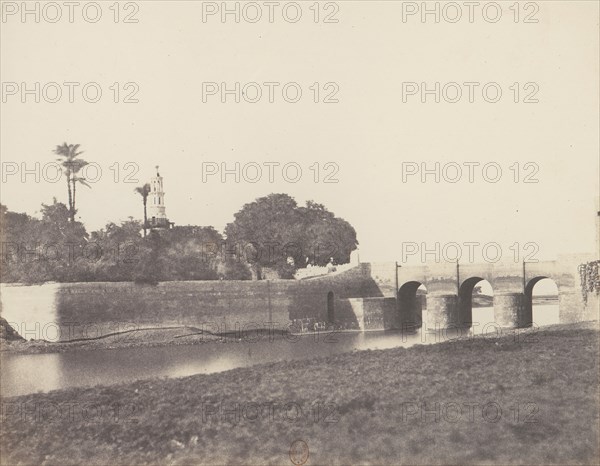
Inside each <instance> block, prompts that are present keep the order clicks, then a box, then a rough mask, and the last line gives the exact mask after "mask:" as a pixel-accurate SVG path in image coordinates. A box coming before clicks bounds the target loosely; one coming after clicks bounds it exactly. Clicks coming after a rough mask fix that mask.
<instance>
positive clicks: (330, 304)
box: [327, 291, 335, 324]
mask: <svg viewBox="0 0 600 466" xmlns="http://www.w3.org/2000/svg"><path fill="white" fill-rule="evenodd" d="M333 300H334V297H333V291H330V292H329V293H327V322H329V323H330V324H333V323H334V322H335V309H334V301H333Z"/></svg>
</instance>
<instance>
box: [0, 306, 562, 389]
mask: <svg viewBox="0 0 600 466" xmlns="http://www.w3.org/2000/svg"><path fill="white" fill-rule="evenodd" d="M538 311H539V312H538V313H537V316H538V318H542V320H541V321H539V320H538V321H536V325H538V326H542V325H547V324H549V323H554V319H555V318H556V319H558V306H556V305H547V306H545V308H544V309H541V308H538ZM423 316H424V318H425V319H426V318H427V314H426V312H424V313H423ZM473 317H474V320H475V322H476V323H479V325H477V326H474V327H473V329H472V333H473V334H474V335H481V334H482V331H483V329H485V328H486V324H490V323H491V326H490V325H487V327H488V328H487V330H486V332H487V333H488V334H489V335H495V334H496V330H495V328H494V327H493V322H494V319H493V309H492V308H478V309H476V310H475V311H474V314H473ZM451 338H453V335H451V334H446V333H442V334H436V333H435V332H434V333H432V332H431V331H429V332H420V331H417V332H415V333H413V334H407V333H402V332H391V331H390V332H382V331H374V332H364V333H355V332H346V333H335V334H333V335H331V334H320V335H303V336H296V335H290V336H288V337H286V338H278V339H268V338H262V339H260V341H254V342H252V341H248V340H246V341H235V340H227V341H226V342H224V343H207V344H200V345H189V346H165V347H155V348H122V349H113V350H94V351H78V352H76V351H73V352H66V353H55V354H33V355H19V354H5V353H2V354H0V363H1V368H2V377H1V379H0V389H1V392H2V395H3V396H14V395H23V394H27V393H32V392H37V391H49V390H55V389H60V388H68V387H77V386H93V385H97V384H103V385H110V384H116V383H122V382H131V381H134V380H139V379H146V378H152V377H184V376H188V375H193V374H209V373H214V372H221V371H225V370H229V369H234V368H236V367H247V366H252V365H255V364H263V363H270V362H277V361H285V360H292V359H308V358H313V357H319V356H330V355H334V354H339V353H345V352H349V351H353V350H366V349H387V348H395V347H399V346H403V347H410V346H413V345H415V344H431V343H437V342H440V341H445V340H448V339H451Z"/></svg>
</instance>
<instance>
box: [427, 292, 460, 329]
mask: <svg viewBox="0 0 600 466" xmlns="http://www.w3.org/2000/svg"><path fill="white" fill-rule="evenodd" d="M458 309H459V308H458V295H456V294H439V295H436V294H433V295H431V296H427V322H426V324H427V327H428V328H448V327H458V326H459V324H460V322H459V312H458Z"/></svg>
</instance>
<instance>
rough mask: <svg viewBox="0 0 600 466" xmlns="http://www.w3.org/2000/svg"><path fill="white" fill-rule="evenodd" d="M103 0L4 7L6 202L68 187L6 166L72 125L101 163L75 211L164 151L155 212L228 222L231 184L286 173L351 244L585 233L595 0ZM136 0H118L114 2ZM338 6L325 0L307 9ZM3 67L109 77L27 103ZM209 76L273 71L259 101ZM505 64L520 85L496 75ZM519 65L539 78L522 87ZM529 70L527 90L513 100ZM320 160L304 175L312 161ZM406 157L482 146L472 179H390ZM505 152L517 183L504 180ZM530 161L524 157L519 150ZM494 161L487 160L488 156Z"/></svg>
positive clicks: (32, 202) (112, 198) (30, 159)
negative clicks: (162, 196) (251, 1)
mask: <svg viewBox="0 0 600 466" xmlns="http://www.w3.org/2000/svg"><path fill="white" fill-rule="evenodd" d="M3 3H7V2H3ZM20 3H21V2H17V4H20ZM59 3H61V2H59ZM83 3H85V2H82V4H83ZM101 3H102V6H103V10H102V13H103V16H102V18H101V20H100V21H98V22H97V23H95V24H92V23H88V22H86V21H85V20H84V19H83V18H82V16H81V13H80V12H76V13H75V17H74V22H73V23H72V24H71V23H69V22H68V19H66V18H65V17H64V16H68V11H67V10H66V7H65V10H64V11H63V18H62V19H61V20H60V21H59V22H57V23H54V24H53V23H49V22H47V21H45V20H44V19H43V18H42V20H41V21H40V22H39V23H35V22H34V21H33V19H31V18H29V20H28V21H27V22H25V23H23V22H21V20H20V16H19V15H18V14H17V15H12V16H7V17H6V18H5V22H2V23H1V25H0V27H1V28H2V32H1V37H0V39H1V54H2V64H1V73H0V74H1V80H2V82H3V85H4V87H3V89H4V92H3V98H4V99H5V100H6V102H5V103H3V104H2V111H1V120H2V121H1V126H0V128H1V136H2V137H1V143H0V149H1V158H2V162H3V164H4V165H3V176H5V177H6V182H5V183H4V182H3V184H2V192H1V194H2V203H3V204H6V205H7V206H8V207H9V209H10V210H13V211H19V212H21V211H25V212H27V213H29V214H34V213H35V212H36V211H39V207H40V203H41V202H46V203H48V202H51V199H52V197H53V196H56V197H57V198H58V199H59V200H60V201H62V202H65V203H66V187H65V186H64V184H65V183H64V181H63V180H60V181H59V182H58V183H50V182H47V181H44V180H40V182H39V183H36V182H35V180H34V177H33V175H30V176H28V177H27V179H26V181H25V182H24V183H23V182H22V181H21V179H20V176H19V174H16V175H7V172H6V169H7V167H8V165H6V164H7V163H16V164H17V166H19V167H20V166H21V164H22V163H25V164H27V167H28V168H30V169H32V168H34V164H35V163H36V162H39V163H40V164H41V166H43V164H45V163H48V162H52V161H54V159H55V156H54V154H52V149H53V148H54V147H55V146H56V145H57V144H62V143H63V142H65V141H66V142H67V143H79V144H81V145H82V149H83V150H85V159H86V160H88V161H90V162H96V163H97V164H98V165H99V166H100V167H101V168H102V170H103V174H102V177H101V179H100V180H99V181H98V182H96V183H94V184H93V188H92V189H91V190H88V189H87V188H84V187H81V188H80V189H79V190H78V200H77V206H78V209H79V219H80V220H81V221H83V222H84V223H85V224H86V226H87V228H88V231H92V230H94V229H97V228H101V227H103V226H104V225H105V224H106V223H107V222H109V221H118V220H124V219H126V218H127V217H128V216H134V217H136V218H141V216H142V205H141V200H140V198H139V196H137V195H135V194H133V189H134V187H135V186H137V185H139V184H142V183H143V182H146V181H149V178H150V176H152V174H153V171H154V166H155V165H160V172H161V174H162V175H163V176H164V186H165V191H166V209H167V215H168V217H169V218H170V220H171V221H173V222H175V223H176V224H177V225H186V224H194V225H213V226H215V227H216V228H217V229H218V230H222V229H223V228H224V226H225V225H226V224H227V223H228V222H230V221H232V220H233V214H234V213H235V212H237V211H238V210H239V209H240V208H241V207H242V205H243V204H245V203H247V202H251V201H253V200H254V199H255V198H257V197H260V196H265V195H267V194H269V193H272V192H286V193H288V194H290V195H291V196H293V197H294V198H295V199H296V200H297V201H298V203H299V204H304V202H305V201H306V200H308V199H313V200H315V201H317V202H320V203H323V204H324V205H325V206H326V207H327V208H328V209H329V210H331V211H333V212H334V213H335V214H336V215H338V216H340V217H343V218H345V219H346V220H347V221H349V222H350V223H351V224H352V225H353V226H354V227H355V228H356V231H357V233H358V239H359V242H360V258H361V261H394V260H398V261H401V259H402V243H403V242H404V243H409V242H415V243H418V244H420V243H422V242H425V243H426V244H427V247H429V248H433V247H434V246H433V245H434V244H435V243H436V242H439V243H440V244H441V245H443V244H445V243H448V242H457V243H459V244H463V243H466V242H478V243H480V244H482V245H483V244H486V243H490V242H496V243H498V244H500V245H501V247H502V254H503V259H506V258H508V259H511V258H512V254H513V253H514V251H513V250H509V247H510V246H511V245H513V244H514V243H519V245H520V246H519V249H520V253H521V254H523V253H528V252H531V251H532V250H531V249H529V250H527V251H526V250H524V249H523V245H524V244H525V243H530V242H533V243H536V244H537V248H538V250H537V251H536V252H535V258H537V259H553V258H555V257H556V256H557V254H559V253H569V252H593V251H594V248H595V224H594V221H595V215H596V207H595V205H594V204H595V202H596V199H597V198H598V190H599V186H598V174H599V166H598V165H599V164H598V159H599V157H598V154H599V150H600V148H599V118H598V116H599V115H598V112H599V95H598V94H599V87H598V82H599V66H598V65H599V63H598V60H599V58H598V57H599V55H600V50H599V43H598V14H599V6H598V2H594V1H581V2H576V1H544V2H537V4H538V5H539V12H537V13H536V14H535V16H534V17H535V18H536V19H538V20H539V22H538V23H523V22H522V20H523V16H524V15H525V13H526V12H524V11H521V16H520V18H519V20H520V21H519V22H518V23H515V22H514V19H513V16H512V15H513V12H512V11H510V10H509V9H508V7H509V6H510V5H512V4H513V2H512V1H511V2H500V3H502V5H503V6H504V9H503V16H502V18H501V20H499V21H498V22H497V23H489V22H486V21H485V20H484V19H483V18H482V16H481V13H479V14H477V12H476V14H475V20H474V22H473V23H472V24H471V23H469V22H468V21H467V20H465V19H463V20H461V21H459V22H458V23H455V24H452V23H449V22H447V21H445V20H443V19H442V20H441V21H440V23H435V22H433V20H432V19H431V18H430V19H429V21H427V22H426V23H422V22H421V21H420V19H419V16H418V15H415V16H411V17H408V18H407V21H406V22H402V2H396V3H392V2H378V1H369V2H367V1H352V2H348V1H342V2H337V5H338V6H339V11H338V12H337V13H336V14H335V15H334V16H333V17H334V18H336V19H338V20H339V22H338V23H325V24H324V23H322V22H320V23H318V24H316V23H315V22H314V21H313V16H312V15H313V13H314V12H313V10H310V9H309V7H310V6H311V5H312V4H313V2H301V3H302V12H303V17H302V19H301V20H299V21H298V22H297V23H293V24H292V23H288V22H286V21H285V20H284V19H283V17H282V16H281V13H280V12H279V13H278V12H277V11H276V14H275V20H274V22H273V23H272V24H271V23H269V22H268V20H267V19H264V18H263V19H262V20H261V21H259V22H257V23H255V24H252V23H249V22H247V21H245V20H244V19H242V20H241V21H240V22H239V23H236V22H234V21H233V19H232V18H229V20H228V21H227V22H225V23H222V22H221V21H220V19H219V16H218V15H215V16H211V17H208V18H207V21H206V22H203V21H202V2H193V1H186V2H180V1H170V2H165V1H143V2H136V3H137V5H138V6H139V11H138V12H137V13H135V15H134V18H136V19H138V20H139V22H138V23H135V24H125V23H122V22H119V23H117V24H115V23H114V21H113V16H112V15H113V11H111V10H109V6H110V5H111V4H113V3H114V2H112V1H111V2H101ZM283 3H285V2H282V4H283ZM405 3H406V2H405ZM218 4H220V2H218ZM258 4H259V5H263V3H262V2H258ZM418 4H420V2H418ZM459 4H461V2H459ZM123 5H124V4H123ZM231 5H232V8H233V3H232V4H231ZM321 6H322V7H323V4H322V5H321ZM266 8H267V7H264V11H263V14H265V15H266V14H267V11H268V10H267V9H266ZM323 8H324V7H323ZM331 8H333V7H331ZM132 11H133V10H128V11H125V10H124V9H123V11H121V16H120V18H119V19H120V20H122V19H123V17H124V16H125V15H126V13H128V12H132ZM332 11H333V9H330V10H328V11H325V10H324V9H322V10H321V11H320V13H321V16H320V20H322V19H323V16H324V15H326V14H327V13H330V12H332ZM465 11H466V10H465ZM47 14H48V15H50V14H52V15H54V13H53V12H51V11H47ZM248 14H250V12H249V13H248ZM290 14H291V13H290ZM12 82H14V83H17V84H18V85H19V86H20V83H22V82H25V83H28V84H29V86H30V87H31V88H33V83H35V82H40V83H41V86H44V85H45V84H46V83H49V82H57V83H63V82H78V83H81V84H82V85H83V84H85V83H87V82H96V83H98V84H99V85H100V86H101V88H102V90H103V94H102V97H101V98H100V100H99V102H98V103H95V104H94V103H87V102H85V101H84V100H83V98H82V96H81V86H79V87H78V88H76V91H75V102H74V103H70V102H69V101H68V95H67V94H68V88H67V87H64V86H63V91H64V94H63V97H62V99H61V100H60V101H59V102H58V103H50V102H46V101H44V98H43V96H42V98H41V102H40V103H35V102H34V101H33V97H32V96H28V101H27V102H25V103H22V102H21V96H20V93H19V92H17V94H16V95H9V94H10V92H8V91H7V89H8V90H10V86H9V87H6V86H7V84H6V83H12ZM115 82H118V83H120V85H121V92H120V95H119V99H120V100H122V99H123V98H124V96H125V95H126V94H128V93H129V90H130V89H127V90H123V85H124V83H127V82H135V83H137V86H139V91H138V92H137V94H136V96H135V97H136V98H137V99H139V102H138V103H130V104H125V103H114V102H113V91H111V90H110V89H109V87H110V86H111V85H112V84H113V83H115ZM203 82H216V83H221V82H226V83H228V85H229V87H230V88H233V87H234V83H236V82H239V83H241V85H242V86H243V85H244V84H246V83H249V82H257V83H261V84H262V83H264V82H279V83H281V85H280V86H279V87H277V88H276V90H275V102H274V103H270V102H269V101H268V95H267V94H268V88H267V87H265V86H262V89H263V97H262V99H261V100H260V101H259V102H258V103H248V102H245V101H244V99H243V97H242V102H240V103H235V102H233V101H232V97H231V96H230V97H229V100H228V102H227V103H222V102H221V101H220V97H219V95H215V96H208V97H207V98H206V99H205V100H206V102H203V98H202V88H203V86H202V83H203ZM288 82H296V83H298V84H299V85H300V87H301V88H302V91H303V94H302V97H301V98H300V100H299V102H298V103H295V104H292V103H287V102H285V101H284V100H283V97H282V94H281V88H282V87H283V84H285V83H288ZM315 82H318V83H320V87H321V91H320V94H319V99H320V100H323V99H324V98H325V96H326V95H327V94H329V91H330V90H331V89H333V87H330V88H327V89H323V87H324V85H325V83H328V82H333V83H336V84H337V86H338V87H339V90H338V92H337V94H336V95H335V97H336V98H337V99H338V100H339V102H338V103H329V104H325V103H322V102H320V103H314V102H313V98H314V93H313V91H311V90H310V89H309V87H310V86H312V85H313V83H315ZM406 82H416V83H422V82H426V83H428V85H429V86H430V87H431V88H433V86H434V83H436V82H439V83H441V86H443V85H444V84H446V83H448V82H457V83H461V84H462V83H464V82H478V83H481V85H480V86H479V87H477V88H476V90H475V94H474V96H475V97H474V98H475V102H474V103H470V102H469V101H468V96H467V95H466V93H467V91H468V90H467V88H466V87H464V86H462V87H461V88H462V89H463V91H464V92H465V95H463V98H462V99H461V100H460V101H459V102H458V103H448V102H445V101H444V99H443V97H442V101H441V102H440V103H435V102H434V101H433V97H431V96H430V97H429V100H428V101H427V102H426V103H422V102H421V100H420V96H419V95H415V96H408V97H406V96H405V97H406V99H405V100H406V102H403V92H402V91H403V84H402V83H406ZM488 82H494V83H498V85H499V86H500V88H501V89H502V92H503V94H502V98H501V99H500V101H499V102H497V103H488V102H486V101H484V99H483V97H482V94H481V88H482V86H483V85H484V84H485V83H488ZM515 82H517V83H519V87H520V93H519V100H520V102H519V103H514V102H513V98H514V92H513V91H512V90H511V89H510V87H511V86H512V85H513V83H515ZM528 82H531V83H535V85H531V86H529V87H528V88H526V89H524V86H525V83H528ZM533 89H537V92H536V94H535V98H537V99H538V100H539V102H538V103H528V104H526V103H523V102H522V100H523V99H524V98H525V97H526V96H527V95H528V94H529V93H530V92H531V91H532V90H533ZM19 90H20V89H19ZM50 90H51V89H50V88H48V91H50ZM293 94H294V93H293V91H291V92H290V94H289V95H291V96H292V97H293ZM90 95H93V92H91V93H90ZM453 95H454V94H452V96H453ZM490 95H493V92H490ZM53 96H54V94H53V93H52V94H50V97H49V99H51V98H52V97H53ZM211 162H214V163H218V164H220V163H222V162H225V163H227V164H228V166H229V167H230V168H233V167H234V164H235V163H236V162H239V163H240V164H241V167H243V166H245V165H246V164H248V163H253V162H254V163H257V164H259V165H261V166H263V168H264V170H263V173H262V178H261V179H260V180H259V181H258V182H256V183H250V182H248V181H245V180H244V179H243V178H242V179H241V180H240V182H239V183H236V182H235V180H234V176H233V175H230V176H228V177H227V179H226V182H225V183H222V182H221V180H220V177H219V176H209V177H208V178H207V180H206V182H203V179H202V169H203V165H202V164H203V163H205V164H206V163H211ZM268 162H279V163H280V164H281V165H280V166H279V167H276V168H275V172H274V176H275V180H274V182H273V183H270V182H269V179H268V170H267V168H266V167H265V166H264V165H263V164H264V163H268ZM316 162H317V163H318V164H319V166H320V173H319V175H320V178H321V179H320V180H319V182H318V183H315V182H314V179H313V177H314V175H315V173H314V170H313V171H311V169H310V168H309V167H311V166H313V167H314V165H313V164H315V163H316ZM403 162H404V163H411V162H415V163H417V164H421V163H422V162H427V163H428V164H429V167H431V168H433V166H434V165H433V164H434V163H435V162H440V163H441V164H442V165H444V164H448V163H453V164H459V165H462V164H463V163H465V162H478V163H480V164H481V165H480V166H479V167H478V168H477V167H476V168H475V172H474V175H475V182H474V183H469V181H468V172H467V169H466V167H465V171H464V172H463V176H462V178H461V179H460V180H459V181H458V182H456V183H449V182H445V181H443V179H442V181H441V182H440V183H435V182H434V180H433V176H429V177H428V179H427V180H426V182H425V183H421V181H420V179H419V177H418V176H410V177H408V179H407V180H405V182H403V180H402V170H403V166H402V163H403ZM515 162H517V163H518V164H519V167H520V171H519V177H520V178H521V181H520V182H519V183H515V182H514V181H513V177H514V176H515V171H514V167H515V165H514V164H515ZM528 162H530V163H531V164H533V165H528V166H527V167H529V168H527V167H525V164H527V163H528ZM115 163H116V164H117V165H118V166H119V167H120V173H119V179H118V180H117V182H115V180H114V179H113V178H114V176H115V171H114V170H112V171H111V169H110V168H109V167H111V166H113V167H116V166H117V165H114V164H115ZM127 163H132V164H134V165H133V166H134V167H135V166H137V167H139V172H138V173H137V175H135V176H133V178H134V179H136V178H137V180H139V183H133V184H132V183H126V182H124V179H123V178H124V176H125V175H126V174H127V173H128V172H129V170H127V168H128V167H129V166H128V167H126V166H125V165H126V164H127ZM286 163H296V164H298V165H299V166H300V167H301V168H302V176H301V177H300V180H299V181H298V182H297V183H291V182H289V181H286V180H285V179H284V178H283V176H282V172H281V167H282V166H283V165H285V164H286ZM327 163H333V164H336V165H335V166H337V167H338V168H339V171H337V174H336V175H335V176H334V179H337V180H339V182H338V183H324V182H323V179H322V178H323V177H324V175H326V174H327V173H328V172H329V171H331V170H326V169H325V168H326V167H325V164H327ZM488 163H495V164H498V166H500V167H501V168H502V176H501V178H500V181H498V182H497V183H495V184H493V183H489V182H486V181H485V180H484V179H483V176H482V173H481V166H483V165H485V164H488ZM335 166H333V165H332V166H329V167H335ZM417 166H419V165H417ZM511 166H513V169H512V170H511V168H509V167H511ZM10 167H14V165H10ZM246 167H247V171H246V172H245V173H246V175H248V177H253V176H255V172H254V169H253V168H252V166H251V165H246ZM451 167H452V165H450V166H448V169H450V168H451ZM463 167H464V166H463ZM532 167H533V168H532ZM536 167H537V169H539V171H537V173H536V174H535V175H534V176H533V178H534V179H537V180H539V182H538V183H523V182H522V178H523V177H524V176H525V175H527V174H528V173H530V172H532V171H533V169H534V168H536ZM50 173H51V174H52V172H50ZM454 173H455V172H454V171H448V172H447V174H449V175H448V176H454ZM488 174H491V176H493V175H494V172H493V170H491V171H490V172H488ZM89 175H93V172H90V173H89ZM288 175H290V176H293V175H294V171H293V170H290V171H289V172H288ZM3 181H4V180H3ZM465 251H466V248H465V249H464V251H463V252H465ZM476 251H479V249H476ZM452 254H454V252H452Z"/></svg>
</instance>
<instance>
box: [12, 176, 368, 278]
mask: <svg viewBox="0 0 600 466" xmlns="http://www.w3.org/2000/svg"><path fill="white" fill-rule="evenodd" d="M74 176H75V175H73V174H71V175H70V178H69V183H68V186H69V193H70V195H69V200H70V203H71V205H70V206H69V207H67V206H66V205H65V204H63V203H61V202H58V201H57V200H56V199H54V202H53V203H52V204H48V205H46V204H42V207H41V210H40V213H41V218H36V217H32V216H30V215H27V214H25V213H16V212H11V211H9V210H8V208H7V207H6V206H4V205H2V204H0V239H1V242H2V268H1V269H0V270H1V273H0V281H1V282H4V283H29V284H31V283H43V282H48V281H55V282H90V281H98V282H102V281H131V282H137V283H146V284H156V283H158V282H159V281H177V280H219V279H221V280H250V279H252V278H254V279H256V278H261V277H262V276H263V275H265V273H263V270H266V269H270V270H272V271H273V273H275V274H276V276H277V277H279V278H293V275H294V273H295V272H296V270H298V269H300V268H305V267H307V266H308V265H316V266H325V265H327V264H329V263H330V262H333V263H337V264H344V263H347V262H349V260H350V253H351V252H352V251H353V250H354V249H356V247H357V245H358V242H357V239H356V232H355V230H354V228H353V227H352V226H351V225H350V224H349V223H348V222H346V221H345V220H343V219H341V218H338V217H336V216H335V215H334V214H333V213H332V212H329V211H328V210H327V209H326V208H325V207H324V206H323V205H321V204H317V203H315V202H312V201H308V202H307V203H306V206H304V207H302V206H298V205H297V203H296V201H295V200H294V199H293V198H292V197H290V196H288V195H287V194H270V195H269V196H266V197H262V198H259V199H257V200H255V201H254V202H251V203H249V204H246V205H244V206H243V207H242V209H240V211H239V212H237V213H236V214H235V218H234V220H233V222H231V223H229V224H228V225H227V227H226V229H225V233H224V234H221V233H220V232H218V231H217V230H216V229H214V228H213V227H212V226H207V227H201V226H194V225H187V226H175V227H172V228H169V229H163V230H158V229H150V231H149V232H146V230H148V228H146V229H144V225H145V224H144V222H143V221H138V220H135V219H134V218H133V217H130V218H129V219H128V220H126V221H123V222H120V224H117V223H113V222H110V223H108V224H107V225H106V227H105V228H103V229H101V230H98V231H93V232H91V233H88V231H87V230H86V228H85V226H84V224H83V223H81V222H80V221H77V220H75V216H74V213H75V212H76V210H75V197H74V193H75V186H76V184H74V181H73V179H75V180H78V179H79V178H77V177H76V176H75V178H73V177H74ZM141 191H143V192H145V189H141ZM136 192H137V191H136ZM144 212H145V205H144ZM144 215H145V214H144ZM142 232H143V234H142ZM146 233H148V234H147V235H146Z"/></svg>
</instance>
